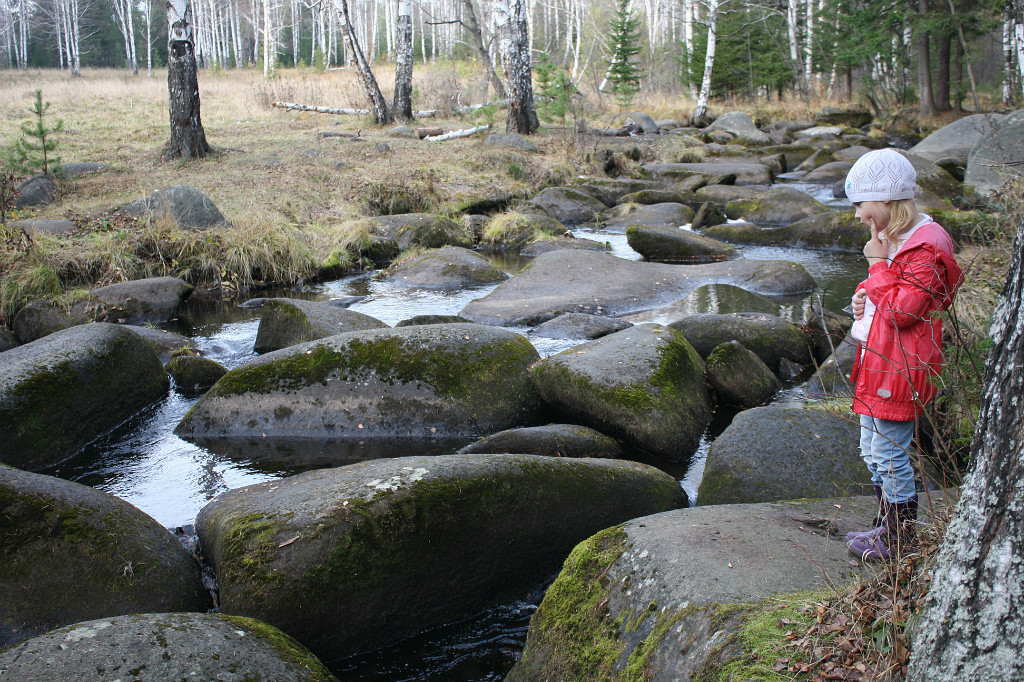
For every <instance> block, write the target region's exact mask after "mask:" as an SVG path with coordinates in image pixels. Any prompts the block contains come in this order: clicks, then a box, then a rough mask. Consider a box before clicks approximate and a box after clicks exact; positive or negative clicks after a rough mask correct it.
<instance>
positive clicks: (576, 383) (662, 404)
mask: <svg viewBox="0 0 1024 682" xmlns="http://www.w3.org/2000/svg"><path fill="white" fill-rule="evenodd" d="M530 378H531V379H532V380H533V383H534V384H535V385H536V386H537V390H538V391H539V392H540V395H541V397H543V398H544V402H545V403H547V404H548V405H550V406H551V407H553V408H555V409H556V410H557V411H558V412H559V413H561V414H564V415H566V416H567V417H568V418H569V420H570V421H573V422H575V423H579V424H584V425H586V426H590V427H593V428H595V429H599V430H600V431H601V432H603V433H607V434H608V435H611V436H614V437H616V438H618V439H620V440H623V441H625V442H627V443H630V444H632V445H634V446H636V447H639V448H641V449H643V450H646V451H648V452H650V453H652V454H654V455H657V456H658V457H661V458H663V459H667V460H670V461H674V462H688V461H689V458H690V456H691V455H692V454H693V452H694V451H695V450H696V449H697V445H698V443H699V441H700V436H701V434H702V433H703V432H704V428H705V427H706V426H707V425H708V422H709V421H710V419H711V403H710V399H709V397H708V394H707V390H706V388H705V386H704V362H703V361H702V360H701V359H700V356H698V355H697V353H696V352H695V351H694V350H693V348H692V347H691V346H690V344H689V343H687V342H686V339H685V338H683V336H682V335H681V334H679V333H678V332H675V331H673V330H672V329H669V328H667V327H659V326H657V325H649V324H645V325H638V326H636V327H631V328H629V329H625V330H623V331H621V332H616V333H614V334H610V335H608V336H605V337H603V338H601V339H598V340H596V341H589V342H587V343H584V344H582V345H579V346H576V347H575V348H571V349H569V350H566V351H563V352H561V353H558V354H557V355H553V356H551V357H548V358H545V359H544V360H542V361H541V362H538V363H537V364H535V365H534V366H533V367H531V368H530Z"/></svg>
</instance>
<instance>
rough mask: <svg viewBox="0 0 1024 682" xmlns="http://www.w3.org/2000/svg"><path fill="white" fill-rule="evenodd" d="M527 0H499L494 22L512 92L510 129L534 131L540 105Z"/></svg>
mask: <svg viewBox="0 0 1024 682" xmlns="http://www.w3.org/2000/svg"><path fill="white" fill-rule="evenodd" d="M524 4H525V0H511V1H510V0H496V1H495V3H494V23H495V27H496V29H497V31H498V34H499V35H500V37H501V38H500V43H499V52H500V54H501V66H502V70H503V71H504V75H505V92H506V94H507V95H508V125H507V127H506V129H507V131H508V132H510V133H521V134H523V135H530V134H531V133H534V132H536V131H537V128H538V127H539V126H540V122H539V121H538V120H537V109H536V107H535V106H534V103H533V77H532V75H531V73H530V44H529V34H528V32H527V26H526V11H525V8H524Z"/></svg>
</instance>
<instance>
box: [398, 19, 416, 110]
mask: <svg viewBox="0 0 1024 682" xmlns="http://www.w3.org/2000/svg"><path fill="white" fill-rule="evenodd" d="M397 23H398V36H397V38H398V40H397V41H396V43H397V48H398V52H397V54H396V56H395V102H394V113H395V116H397V117H398V118H400V119H402V120H403V121H411V120H412V2H411V1H410V0H398V22H397Z"/></svg>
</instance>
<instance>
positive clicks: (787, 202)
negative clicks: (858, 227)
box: [725, 187, 830, 226]
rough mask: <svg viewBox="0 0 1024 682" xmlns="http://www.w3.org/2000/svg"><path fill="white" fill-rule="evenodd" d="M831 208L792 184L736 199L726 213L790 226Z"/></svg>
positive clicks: (751, 220) (736, 217) (729, 204)
mask: <svg viewBox="0 0 1024 682" xmlns="http://www.w3.org/2000/svg"><path fill="white" fill-rule="evenodd" d="M829 212H830V211H829V208H828V206H826V205H825V204H823V203H821V202H820V201H818V200H817V199H815V198H813V197H811V196H809V195H807V194H805V193H803V192H801V191H799V190H795V189H792V188H790V187H772V188H771V189H769V190H768V191H767V192H764V193H762V194H759V195H758V196H757V197H755V198H753V199H735V200H733V201H729V202H728V203H726V205H725V215H726V216H728V217H729V218H732V219H734V220H735V219H742V220H747V221H750V222H752V223H756V224H757V225H764V226H774V225H788V224H790V223H794V222H796V221H798V220H802V219H804V218H809V217H811V216H813V215H817V214H819V213H829Z"/></svg>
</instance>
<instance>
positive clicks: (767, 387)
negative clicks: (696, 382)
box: [705, 341, 782, 409]
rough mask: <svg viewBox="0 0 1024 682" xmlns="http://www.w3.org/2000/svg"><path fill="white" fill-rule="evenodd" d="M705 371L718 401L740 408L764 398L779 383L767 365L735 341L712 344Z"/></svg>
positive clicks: (772, 391) (762, 401) (774, 392)
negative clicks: (714, 345)
mask: <svg viewBox="0 0 1024 682" xmlns="http://www.w3.org/2000/svg"><path fill="white" fill-rule="evenodd" d="M705 374H706V375H707V378H708V382H709V383H710V384H711V387H712V388H713V389H714V390H715V394H716V395H717V396H718V403H719V404H723V405H731V406H735V407H740V408H743V409H747V408H750V407H755V406H757V405H760V404H762V403H764V402H767V401H768V400H769V399H771V397H772V396H773V395H775V394H776V393H777V392H778V390H779V389H780V388H781V387H782V385H781V384H780V383H779V380H778V378H776V376H775V375H774V374H773V373H772V371H771V370H770V369H769V368H768V365H766V364H764V361H763V360H761V358H759V357H757V355H756V354H755V353H752V352H751V351H749V350H747V349H746V348H744V347H743V346H741V345H740V343H739V342H738V341H728V342H726V343H723V344H721V345H719V346H716V347H715V349H714V350H713V351H711V354H710V355H708V359H707V365H706V367H705Z"/></svg>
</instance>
